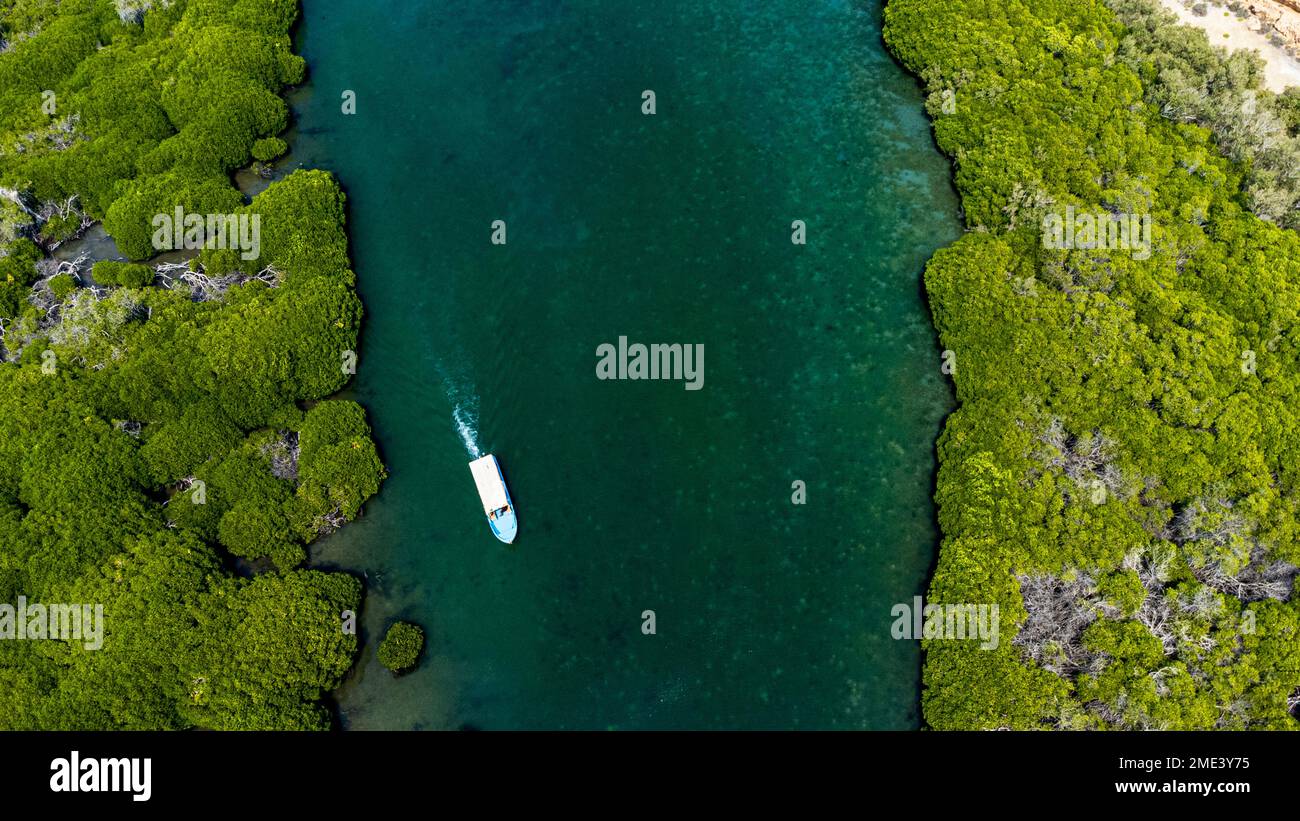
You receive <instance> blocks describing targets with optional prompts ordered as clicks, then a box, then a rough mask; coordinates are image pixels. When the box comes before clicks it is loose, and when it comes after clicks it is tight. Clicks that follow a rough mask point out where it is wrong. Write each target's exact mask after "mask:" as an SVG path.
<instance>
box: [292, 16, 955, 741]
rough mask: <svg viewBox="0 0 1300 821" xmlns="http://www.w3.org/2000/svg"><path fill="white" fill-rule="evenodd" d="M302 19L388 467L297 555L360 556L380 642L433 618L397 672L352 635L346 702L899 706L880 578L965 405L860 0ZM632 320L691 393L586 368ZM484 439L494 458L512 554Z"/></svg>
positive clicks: (895, 84) (731, 714)
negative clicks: (346, 214)
mask: <svg viewBox="0 0 1300 821" xmlns="http://www.w3.org/2000/svg"><path fill="white" fill-rule="evenodd" d="M304 15H305V19H304V22H303V24H302V26H301V28H300V29H299V31H298V48H299V49H300V51H301V53H303V54H304V56H305V57H306V58H307V60H308V62H309V64H310V65H311V70H312V77H311V83H310V85H309V86H308V87H306V88H305V89H304V90H303V91H302V92H300V93H299V94H298V95H297V96H296V102H295V108H296V112H297V118H298V128H297V133H296V137H295V140H296V143H295V145H296V151H295V161H300V162H303V163H304V164H306V165H310V166H315V167H321V168H327V169H329V170H331V171H334V172H335V173H336V174H337V175H338V176H339V178H340V179H341V181H342V182H343V184H344V185H345V187H346V188H347V190H348V195H349V198H350V203H349V204H350V207H351V213H350V221H351V223H350V224H351V233H352V241H353V253H354V258H355V266H356V269H357V272H358V277H359V288H360V291H361V295H362V297H363V299H364V300H365V303H366V308H367V320H366V321H367V325H366V328H365V333H364V337H363V348H362V351H361V364H360V368H361V370H360V374H359V375H358V378H357V381H356V384H355V397H356V398H357V399H358V400H359V401H361V402H363V403H364V404H365V405H366V406H367V407H368V408H369V410H370V413H371V418H372V421H373V424H374V425H375V428H376V435H377V437H378V439H379V442H380V444H381V447H382V449H383V454H384V458H385V461H386V463H387V464H388V465H389V468H390V470H391V474H392V475H391V478H390V479H389V480H388V482H387V484H386V485H385V487H384V490H383V492H382V493H381V495H380V496H379V497H378V498H377V499H375V500H374V501H373V502H372V503H371V504H370V505H369V506H368V507H367V510H366V515H365V517H364V518H363V519H362V520H360V521H358V522H357V523H355V524H353V525H351V526H349V527H348V528H346V529H345V530H343V531H342V532H340V533H338V534H336V535H335V536H333V537H331V538H330V539H328V540H326V541H325V542H323V543H322V544H321V545H320V546H319V547H318V548H317V549H316V551H315V558H316V562H317V563H318V564H320V565H323V566H329V567H340V568H347V569H350V570H353V571H354V572H357V573H362V572H364V573H365V574H366V577H367V579H368V593H367V599H366V605H365V610H364V613H363V619H362V620H363V624H364V628H365V630H366V635H367V638H368V639H374V638H377V636H378V635H379V634H381V632H382V630H383V629H384V628H385V627H386V626H387V624H389V623H390V622H391V621H392V620H393V619H395V618H403V619H410V620H413V621H415V622H417V623H419V624H421V625H423V626H424V627H425V629H426V631H427V633H428V636H429V642H428V647H427V650H426V653H425V656H424V658H423V662H422V664H421V667H420V668H419V669H418V670H417V671H415V672H414V673H412V674H409V675H407V676H405V677H402V678H400V679H395V678H393V677H392V676H391V675H390V674H388V673H387V672H386V671H384V670H383V669H382V668H381V667H379V665H378V663H377V662H376V661H375V658H374V642H373V641H369V642H368V643H367V646H366V647H365V650H364V654H363V656H362V658H361V660H360V662H359V663H358V666H357V669H356V670H355V671H354V673H353V675H352V676H351V678H350V679H349V681H348V682H347V683H346V684H345V686H344V687H343V688H342V689H341V690H340V691H339V693H338V694H337V695H338V700H339V709H340V715H341V721H342V724H343V725H344V726H345V727H350V728H411V727H415V728H460V727H476V728H487V729H496V728H508V727H521V728H668V727H700V728H721V727H742V728H781V727H806V728H813V727H822V728H863V727H865V728H910V727H916V726H918V723H919V717H918V709H917V703H916V702H917V695H918V681H919V662H920V659H919V650H918V648H917V647H916V646H915V645H913V644H910V643H905V642H896V641H893V640H892V639H891V638H890V636H889V623H890V618H889V608H890V606H891V605H892V604H893V603H895V602H901V601H908V600H910V597H911V596H912V595H914V594H915V593H918V592H920V591H921V590H922V589H923V588H924V585H925V580H926V574H927V572H928V570H929V567H930V564H931V561H932V558H933V554H934V550H935V545H936V534H935V528H934V524H933V507H932V504H931V502H930V494H931V489H932V482H933V472H934V439H935V437H936V435H937V433H938V431H939V427H940V424H941V421H942V418H943V416H944V414H945V413H946V412H947V411H948V410H949V408H950V406H951V401H952V400H951V395H950V391H949V389H948V387H947V386H946V384H945V382H944V381H943V380H944V377H943V376H942V375H941V373H940V370H939V352H938V350H937V349H936V343H935V339H934V334H933V331H932V329H931V327H930V325H929V321H928V315H927V313H926V310H925V307H924V302H923V294H922V292H921V288H920V275H921V271H922V267H923V265H924V262H925V260H926V259H927V258H928V257H929V255H930V254H931V253H933V251H934V250H935V249H936V248H937V247H939V246H940V245H942V244H944V243H946V242H949V241H951V240H952V239H954V238H955V237H956V236H957V233H958V231H959V225H958V221H957V203H956V199H955V196H954V194H953V192H952V191H951V189H950V186H949V183H948V174H949V169H948V166H947V163H946V162H945V161H944V159H943V158H942V157H941V156H940V155H939V154H938V153H937V151H936V150H935V149H934V147H933V144H932V141H931V138H930V133H929V126H928V123H927V121H926V119H925V116H924V112H923V110H922V101H921V97H920V92H919V90H918V89H917V87H916V85H915V83H914V82H913V81H912V80H911V79H910V78H909V77H907V76H906V75H905V74H904V73H903V71H902V70H901V69H900V68H899V67H898V66H897V65H895V64H894V63H893V62H892V61H891V60H890V58H889V57H888V55H887V54H886V53H885V51H884V46H883V43H882V42H881V40H880V32H879V27H880V8H879V5H878V4H876V3H855V2H811V3H810V2H796V1H795V0H790V1H789V2H784V1H782V2H755V0H746V1H744V2H742V1H741V0H734V1H727V0H696V1H695V2H682V3H674V2H664V0H655V2H640V1H639V0H636V1H634V2H628V1H626V0H620V2H613V0H604V2H531V3H528V2H487V1H485V0H478V2H462V1H461V0H450V1H449V2H440V3H413V2H410V1H409V0H405V1H404V2H397V1H396V0H364V2H363V1H362V0H329V2H325V0H307V2H306V3H305V11H304ZM646 89H651V90H653V91H654V92H655V93H656V97H657V99H656V104H657V112H656V113H655V114H654V115H653V116H647V115H645V114H643V113H642V110H641V106H642V92H643V91H644V90H646ZM344 90H353V91H355V92H356V99H357V109H356V114H355V115H352V116H346V115H344V114H343V113H342V112H341V110H340V109H341V95H342V94H343V92H344ZM498 219H500V220H504V221H505V222H506V225H507V240H508V241H507V244H506V245H504V246H499V245H493V244H491V242H490V241H489V240H490V235H491V224H492V222H493V221H494V220H498ZM794 220H803V221H805V223H806V225H807V232H808V241H807V244H806V245H804V246H800V245H795V244H793V243H792V242H791V239H790V237H791V223H792V221H794ZM619 336H627V337H629V339H630V340H631V341H633V342H643V343H652V342H658V343H696V344H702V345H703V346H704V350H705V356H704V387H703V389H701V390H699V391H687V390H684V388H683V384H682V382H674V381H601V380H598V379H597V378H596V362H597V357H596V349H597V347H598V346H599V345H601V344H602V343H606V342H611V343H613V342H617V339H618V337H619ZM475 449H481V450H482V451H483V452H493V453H495V454H496V455H497V456H498V458H499V459H500V460H501V463H502V466H503V468H504V470H505V473H506V476H507V479H508V481H509V483H510V489H511V492H512V495H513V496H514V500H515V503H516V505H517V507H518V510H519V518H520V535H519V539H518V541H517V542H516V544H515V546H514V547H513V548H509V547H506V546H504V545H501V544H499V543H498V542H496V541H495V540H494V539H493V537H492V535H491V533H490V532H489V530H488V526H487V524H486V522H485V521H484V519H483V516H482V512H481V508H480V506H479V503H478V499H477V496H476V494H475V491H474V485H473V482H472V480H471V477H470V473H469V470H468V468H467V467H466V463H467V462H468V461H469V459H470V458H471V455H472V453H473V452H474V450H475ZM796 480H798V481H802V482H804V483H806V486H807V504H805V505H795V504H792V501H791V495H792V483H793V482H795V481H796ZM646 610H653V611H654V613H655V622H656V633H655V634H654V635H645V634H643V632H642V629H641V628H642V613H643V611H646Z"/></svg>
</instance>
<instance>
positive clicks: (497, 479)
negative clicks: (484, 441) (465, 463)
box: [469, 453, 510, 513]
mask: <svg viewBox="0 0 1300 821" xmlns="http://www.w3.org/2000/svg"><path fill="white" fill-rule="evenodd" d="M469 470H470V473H473V474H474V484H476V485H478V496H479V498H480V499H482V500H483V512H484V513H491V512H492V511H494V510H500V509H501V508H503V507H506V506H507V505H509V504H510V502H509V500H508V499H506V483H505V482H504V481H503V480H502V479H501V470H500V468H498V467H497V460H496V457H495V456H493V455H492V454H490V453H489V454H488V455H487V456H484V457H483V458H481V459H475V460H474V461H473V462H470V463H469Z"/></svg>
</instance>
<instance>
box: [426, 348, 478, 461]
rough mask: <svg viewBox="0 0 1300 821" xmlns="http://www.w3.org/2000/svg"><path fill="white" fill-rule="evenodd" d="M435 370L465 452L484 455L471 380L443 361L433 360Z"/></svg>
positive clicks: (476, 456)
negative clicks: (453, 371)
mask: <svg viewBox="0 0 1300 821" xmlns="http://www.w3.org/2000/svg"><path fill="white" fill-rule="evenodd" d="M433 367H434V370H436V371H437V372H438V378H439V379H441V380H442V392H443V394H445V395H446V397H447V402H448V404H450V405H451V409H452V410H451V423H452V425H453V426H454V427H455V428H456V433H457V435H459V436H460V441H461V442H462V443H464V445H465V452H466V453H467V454H469V457H470V458H471V459H478V458H479V457H481V456H482V455H483V448H482V447H480V446H479V436H478V407H479V402H478V395H477V394H475V393H474V391H473V389H472V388H471V382H470V380H469V379H467V378H465V377H464V376H463V375H462V374H456V375H454V376H453V374H452V373H450V372H449V371H448V369H447V368H446V367H445V366H444V365H443V363H442V362H441V361H438V360H436V359H435V360H433Z"/></svg>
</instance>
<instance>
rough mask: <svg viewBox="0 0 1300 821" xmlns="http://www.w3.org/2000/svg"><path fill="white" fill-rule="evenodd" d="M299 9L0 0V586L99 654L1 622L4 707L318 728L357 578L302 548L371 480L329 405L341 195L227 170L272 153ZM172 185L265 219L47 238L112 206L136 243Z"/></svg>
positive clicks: (346, 644)
mask: <svg viewBox="0 0 1300 821" xmlns="http://www.w3.org/2000/svg"><path fill="white" fill-rule="evenodd" d="M296 13H297V6H296V3H295V2H294V0H174V2H154V3H150V2H146V1H145V0H139V1H138V2H123V1H122V0H119V2H117V3H114V2H111V0H61V2H54V0H0V39H2V40H4V45H3V46H0V188H3V189H4V190H3V191H2V192H0V193H2V194H3V198H0V346H2V347H0V354H3V360H4V361H3V362H2V363H0V602H2V603H10V604H12V603H15V602H16V601H17V600H18V597H19V596H25V597H26V599H27V600H28V601H31V602H66V603H97V604H102V605H103V606H104V623H105V636H104V642H103V647H102V649H98V650H89V649H86V648H84V647H83V644H82V643H80V642H75V641H74V642H65V641H0V728H5V729H8V728H82V729H100V728H104V729H110V728H185V727H205V728H217V729H223V728H250V729H251V728H320V727H325V726H328V715H327V713H326V711H325V709H324V708H323V707H322V706H321V705H320V703H319V700H320V698H321V697H322V695H323V693H324V692H325V691H327V690H329V689H331V688H333V687H334V686H336V685H337V683H338V682H339V681H340V679H341V677H342V675H343V674H344V673H345V672H346V670H347V669H348V668H349V667H350V665H351V663H352V660H353V658H354V656H355V653H356V649H357V639H356V637H355V635H353V634H352V633H351V632H350V630H348V629H346V625H348V623H349V622H350V619H349V618H348V617H345V611H355V610H357V608H358V606H359V603H360V595H361V588H360V584H359V583H358V582H357V581H356V580H355V579H353V578H352V577H351V576H348V575H345V574H338V573H322V572H318V571H313V570H306V569H302V568H301V565H302V564H303V562H304V561H305V559H306V546H307V545H308V544H310V543H311V542H312V541H313V540H314V539H316V538H317V537H319V536H321V535H323V534H326V533H329V532H331V531H333V530H334V529H336V528H338V527H340V526H342V525H343V524H345V523H346V522H348V521H349V520H351V519H353V518H354V517H356V516H357V515H358V514H359V512H360V508H361V505H362V503H363V502H364V501H365V500H366V499H367V498H368V497H370V496H371V495H373V494H374V493H375V492H376V491H377V490H378V487H379V483H380V482H381V481H382V479H383V476H384V468H383V466H382V464H381V463H380V461H379V458H378V455H377V453H376V450H375V447H374V444H373V442H372V441H371V438H370V428H369V426H368V424H367V422H366V418H365V413H364V411H363V410H362V408H361V407H359V406H358V405H356V404H354V403H352V402H349V401H343V400H337V399H330V398H329V397H330V396H332V395H333V394H335V393H337V392H338V391H339V390H340V389H341V388H343V387H344V386H345V384H346V382H347V380H348V379H349V378H350V377H349V370H350V369H349V367H348V360H349V357H350V356H351V353H350V352H351V351H354V350H355V349H356V340H357V333H358V328H359V324H360V320H361V305H360V302H359V300H358V298H357V296H356V294H355V293H354V289H353V286H354V275H353V273H352V272H351V271H350V270H349V262H348V250H347V240H346V234H345V231H344V208H343V194H342V192H341V191H340V189H339V187H338V185H337V184H336V183H335V182H334V180H333V179H332V178H331V177H330V176H329V175H328V174H326V173H324V172H317V171H298V172H295V173H293V174H291V175H289V176H288V177H286V178H284V179H283V180H281V181H279V182H276V183H274V184H272V185H271V186H270V187H269V188H268V189H267V190H266V191H264V192H263V193H262V194H260V195H259V196H257V197H256V198H254V199H253V200H252V201H251V202H247V203H246V202H245V200H244V197H243V196H242V195H241V194H240V192H239V191H237V190H236V189H235V188H234V187H233V186H232V185H231V182H230V174H229V172H230V171H231V170H232V169H234V168H237V167H241V166H245V165H249V164H250V163H252V162H254V161H255V160H257V161H266V160H271V159H273V158H274V157H276V156H278V155H279V154H281V153H283V151H284V149H285V146H284V143H283V141H282V140H280V139H279V138H278V137H277V136H276V135H277V134H278V133H279V132H280V131H282V130H283V129H284V127H285V125H286V120H287V108H286V105H285V103H284V102H283V100H281V99H280V97H279V96H278V93H279V92H280V91H281V90H282V89H283V88H284V87H285V86H286V85H287V84H290V83H294V82H297V81H298V80H299V79H301V78H302V76H303V63H302V60H301V59H300V58H298V57H296V56H294V55H293V54H292V53H291V51H290V46H291V44H290V40H289V29H290V26H291V25H292V23H293V20H294V19H295V16H296ZM47 92H53V93H52V95H51V94H49V93H47ZM51 100H53V101H54V102H53V104H52V106H51V104H50V101H51ZM176 206H181V207H182V208H184V209H185V210H186V211H188V212H194V213H199V214H206V213H249V214H257V215H258V216H259V218H260V221H261V223H260V224H261V249H260V250H261V254H260V257H259V258H258V259H257V260H256V261H255V262H245V261H244V260H242V259H241V258H240V256H239V254H238V253H237V252H234V251H229V250H224V251H223V250H217V249H205V250H203V251H201V252H199V253H197V254H192V255H191V256H192V258H190V259H186V260H180V261H177V260H175V259H172V260H170V261H169V262H167V263H161V262H158V261H149V262H135V263H127V262H124V261H101V262H99V263H98V264H96V265H95V266H94V268H93V272H92V271H88V270H87V268H88V267H89V266H88V265H86V264H84V262H81V261H78V262H66V261H65V262H62V263H60V262H58V261H56V260H53V259H52V258H50V256H49V255H48V253H47V252H48V251H50V250H51V249H53V248H55V247H56V246H58V245H59V244H60V243H62V242H64V241H66V240H67V239H68V238H70V237H72V236H75V235H76V234H77V233H78V232H80V231H82V230H84V229H85V228H86V227H87V226H88V225H90V224H92V223H94V222H96V221H101V220H102V222H103V224H104V226H105V228H106V229H107V230H108V232H109V233H110V234H111V235H112V236H113V237H114V239H115V240H116V241H117V243H118V247H119V248H120V249H121V250H122V251H123V252H124V253H125V254H126V255H127V256H129V257H131V258H132V259H135V260H147V259H148V258H150V257H152V256H153V254H154V248H153V246H152V245H151V235H152V232H153V228H152V227H151V219H152V217H153V216H154V215H155V214H156V213H171V212H172V211H173V210H174V208H175V207H176Z"/></svg>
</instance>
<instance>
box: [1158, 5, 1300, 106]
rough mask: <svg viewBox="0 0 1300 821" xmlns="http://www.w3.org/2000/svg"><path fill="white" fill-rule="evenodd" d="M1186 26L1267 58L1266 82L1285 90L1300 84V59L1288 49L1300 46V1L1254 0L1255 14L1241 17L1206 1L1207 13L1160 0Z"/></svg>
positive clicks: (1215, 40) (1220, 42) (1271, 87)
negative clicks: (1202, 13)
mask: <svg viewBox="0 0 1300 821" xmlns="http://www.w3.org/2000/svg"><path fill="white" fill-rule="evenodd" d="M1160 3H1161V5H1163V6H1164V7H1165V8H1167V9H1169V11H1171V12H1173V13H1174V14H1176V15H1177V16H1178V19H1179V21H1180V22H1181V23H1183V24H1184V25H1189V26H1196V27H1197V28H1199V29H1202V30H1203V31H1205V32H1206V34H1208V35H1209V38H1210V43H1211V44H1212V45H1216V46H1224V47H1225V48H1227V49H1229V50H1235V49H1239V48H1248V49H1253V50H1255V51H1257V52H1259V55H1260V56H1261V57H1262V58H1264V63H1265V69H1264V85H1265V87H1267V88H1268V89H1269V90H1271V91H1276V92H1279V93H1280V92H1282V91H1284V90H1286V88H1287V87H1288V86H1300V60H1297V59H1296V58H1294V57H1292V56H1291V55H1290V54H1288V53H1287V48H1288V47H1291V48H1296V49H1300V0H1281V2H1278V0H1252V2H1249V3H1246V4H1245V5H1246V6H1247V8H1249V9H1250V11H1251V14H1250V16H1248V17H1237V15H1236V14H1234V13H1233V12H1231V11H1229V10H1228V9H1227V7H1226V6H1222V5H1217V4H1214V3H1204V4H1201V5H1204V7H1205V9H1206V14H1205V15H1203V16H1202V15H1197V14H1194V13H1193V12H1192V10H1191V8H1190V7H1189V6H1188V5H1184V3H1183V0H1160Z"/></svg>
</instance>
